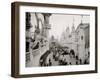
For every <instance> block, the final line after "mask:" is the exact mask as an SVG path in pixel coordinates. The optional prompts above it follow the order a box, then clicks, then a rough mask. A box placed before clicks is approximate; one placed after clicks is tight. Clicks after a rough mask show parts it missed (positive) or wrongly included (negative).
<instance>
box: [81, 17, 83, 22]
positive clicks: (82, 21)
mask: <svg viewBox="0 0 100 80" xmlns="http://www.w3.org/2000/svg"><path fill="white" fill-rule="evenodd" d="M82 23H83V15H81V24H82Z"/></svg>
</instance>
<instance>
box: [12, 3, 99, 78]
mask: <svg viewBox="0 0 100 80" xmlns="http://www.w3.org/2000/svg"><path fill="white" fill-rule="evenodd" d="M97 11H98V10H97V7H96V6H81V5H65V4H49V3H48V4H47V3H31V2H14V3H12V27H11V28H12V29H11V31H12V41H11V42H12V54H11V61H12V62H11V64H12V65H11V67H12V68H11V76H12V77H16V78H22V77H24V78H25V77H40V76H57V75H73V74H86V73H97V72H98V69H97V60H98V54H97V51H98V50H97V49H98V46H97V45H98V41H97V38H98V37H97V36H98V34H97V33H98V32H97V31H98V26H97V24H98V23H97V22H98V21H97V20H98V19H97V17H98V16H97Z"/></svg>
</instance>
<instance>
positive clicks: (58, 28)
mask: <svg viewBox="0 0 100 80" xmlns="http://www.w3.org/2000/svg"><path fill="white" fill-rule="evenodd" d="M39 15H40V14H38V16H39ZM40 17H41V16H40ZM42 19H43V18H42ZM89 19H90V16H83V17H82V16H81V15H67V14H66V15H65V14H52V15H51V16H50V19H49V23H50V24H51V29H50V30H49V36H50V37H51V36H52V35H53V36H54V37H55V38H58V39H60V37H61V34H62V33H63V32H64V31H65V30H66V28H67V27H69V28H70V32H71V28H72V25H73V24H74V26H75V29H76V28H77V26H78V25H79V24H80V23H81V20H82V22H83V23H89V22H90V20H89ZM36 23H37V22H36V19H35V14H34V13H31V24H32V26H33V27H32V29H31V30H32V32H34V30H35V24H36ZM40 28H41V26H40Z"/></svg>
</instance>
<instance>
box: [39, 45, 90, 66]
mask: <svg viewBox="0 0 100 80" xmlns="http://www.w3.org/2000/svg"><path fill="white" fill-rule="evenodd" d="M89 55H90V54H89V53H88V56H87V57H86V58H85V59H84V61H82V59H79V57H78V56H76V55H75V51H74V50H73V49H70V50H69V49H68V48H67V47H53V48H50V49H49V50H48V51H47V52H46V53H45V54H44V55H42V56H41V58H40V66H55V64H56V66H58V65H82V64H89Z"/></svg>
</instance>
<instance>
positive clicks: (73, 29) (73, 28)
mask: <svg viewBox="0 0 100 80" xmlns="http://www.w3.org/2000/svg"><path fill="white" fill-rule="evenodd" d="M74 21H75V20H74V17H73V25H72V33H73V32H74V31H75V26H74Z"/></svg>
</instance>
